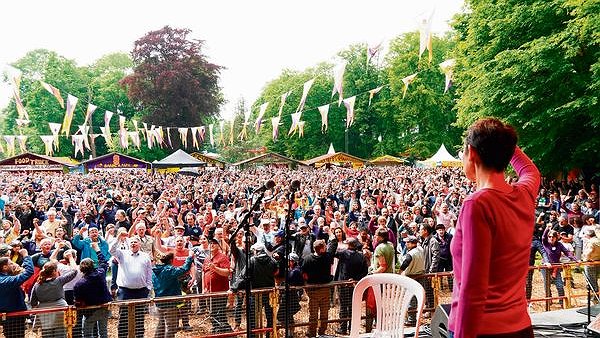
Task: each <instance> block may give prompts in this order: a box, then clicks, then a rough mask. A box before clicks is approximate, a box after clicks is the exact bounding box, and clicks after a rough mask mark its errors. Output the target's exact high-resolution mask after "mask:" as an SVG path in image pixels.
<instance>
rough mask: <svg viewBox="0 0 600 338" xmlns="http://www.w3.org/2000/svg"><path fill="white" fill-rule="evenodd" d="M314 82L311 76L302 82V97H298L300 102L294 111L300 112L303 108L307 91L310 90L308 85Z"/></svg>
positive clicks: (310, 85)
mask: <svg viewBox="0 0 600 338" xmlns="http://www.w3.org/2000/svg"><path fill="white" fill-rule="evenodd" d="M314 82H315V79H314V78H313V79H310V80H308V81H306V82H305V83H304V87H303V89H302V99H300V104H299V105H298V108H297V109H296V112H300V111H302V110H303V109H304V104H305V103H306V96H308V91H309V90H310V87H312V85H313V83H314Z"/></svg>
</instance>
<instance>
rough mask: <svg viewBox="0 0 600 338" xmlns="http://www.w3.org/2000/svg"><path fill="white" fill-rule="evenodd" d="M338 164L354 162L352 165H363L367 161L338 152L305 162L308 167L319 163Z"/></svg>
mask: <svg viewBox="0 0 600 338" xmlns="http://www.w3.org/2000/svg"><path fill="white" fill-rule="evenodd" d="M336 162H352V163H361V164H365V163H366V162H367V160H363V159H362V158H360V157H356V156H353V155H350V154H347V153H344V152H337V153H334V154H325V155H321V156H317V157H315V158H311V159H310V160H306V161H304V163H306V165H313V164H317V163H336Z"/></svg>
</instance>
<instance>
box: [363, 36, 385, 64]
mask: <svg viewBox="0 0 600 338" xmlns="http://www.w3.org/2000/svg"><path fill="white" fill-rule="evenodd" d="M382 49H383V41H380V42H379V43H378V44H375V45H368V46H367V66H368V65H369V63H371V60H373V59H374V58H375V56H377V54H379V52H381V50H382Z"/></svg>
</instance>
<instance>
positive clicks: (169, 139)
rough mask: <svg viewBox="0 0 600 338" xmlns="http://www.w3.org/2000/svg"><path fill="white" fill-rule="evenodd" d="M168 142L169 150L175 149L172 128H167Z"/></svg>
mask: <svg viewBox="0 0 600 338" xmlns="http://www.w3.org/2000/svg"><path fill="white" fill-rule="evenodd" d="M167 142H169V148H171V149H173V142H171V127H167Z"/></svg>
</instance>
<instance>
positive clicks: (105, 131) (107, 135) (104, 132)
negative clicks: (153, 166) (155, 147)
mask: <svg viewBox="0 0 600 338" xmlns="http://www.w3.org/2000/svg"><path fill="white" fill-rule="evenodd" d="M100 131H101V132H102V134H101V136H102V137H104V140H105V141H106V146H107V147H109V148H112V146H113V142H112V137H111V136H110V130H109V129H108V128H106V127H100ZM149 149H152V148H149Z"/></svg>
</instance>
